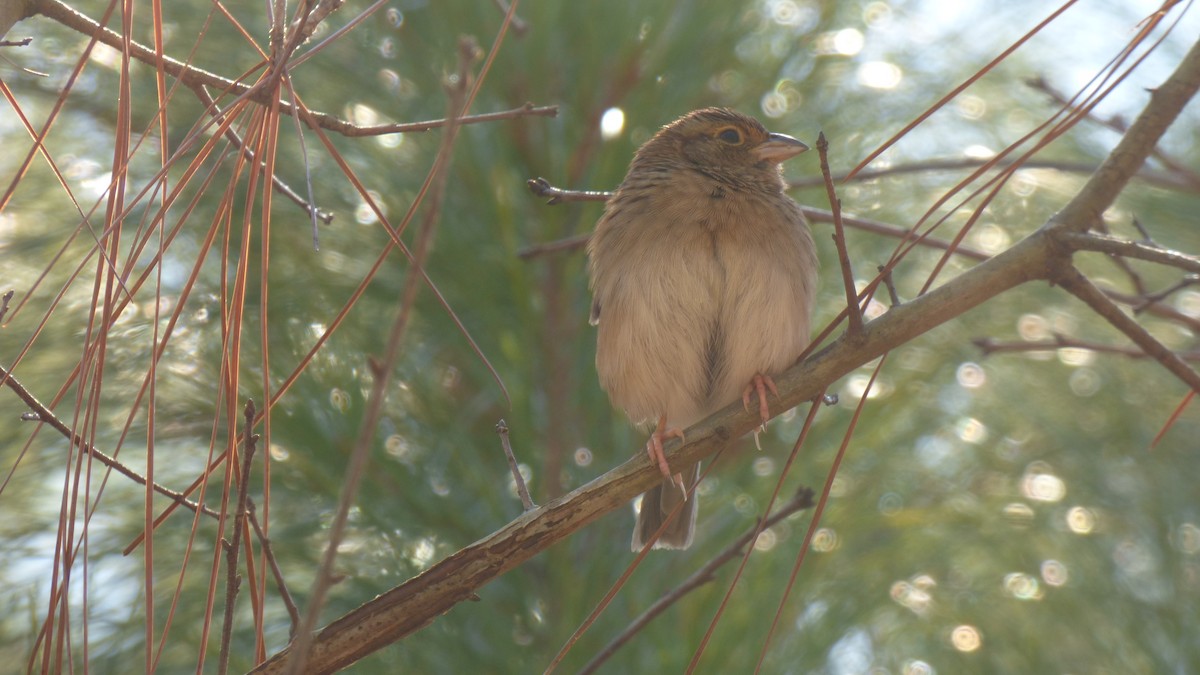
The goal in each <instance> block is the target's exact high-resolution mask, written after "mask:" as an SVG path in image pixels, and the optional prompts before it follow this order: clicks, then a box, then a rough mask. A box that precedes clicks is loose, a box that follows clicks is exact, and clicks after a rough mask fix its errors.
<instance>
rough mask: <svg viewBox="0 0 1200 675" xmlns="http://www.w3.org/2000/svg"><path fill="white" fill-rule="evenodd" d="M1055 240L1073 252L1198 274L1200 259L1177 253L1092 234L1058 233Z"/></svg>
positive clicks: (1199, 272) (1199, 271)
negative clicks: (1094, 254) (1105, 254)
mask: <svg viewBox="0 0 1200 675" xmlns="http://www.w3.org/2000/svg"><path fill="white" fill-rule="evenodd" d="M1055 238H1056V239H1057V240H1058V241H1060V242H1062V243H1063V244H1064V245H1066V246H1067V247H1068V248H1070V249H1072V250H1075V251H1096V252H1099V253H1107V254H1109V255H1119V256H1125V257H1127V258H1137V259H1139V260H1147V261H1150V262H1155V263H1159V264H1160V265H1168V266H1170V267H1178V268H1179V269H1181V270H1184V271H1186V272H1192V273H1194V274H1200V258H1198V257H1196V256H1193V255H1187V254H1186V253H1180V252H1179V251H1172V250H1170V249H1165V248H1160V247H1158V246H1154V245H1150V244H1144V243H1141V242H1136V241H1128V240H1125V239H1118V238H1116V237H1109V236H1106V235H1102V234H1094V233H1084V232H1058V233H1056V234H1055Z"/></svg>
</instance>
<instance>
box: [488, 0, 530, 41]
mask: <svg viewBox="0 0 1200 675" xmlns="http://www.w3.org/2000/svg"><path fill="white" fill-rule="evenodd" d="M492 2H494V3H495V5H496V8H497V9H499V10H500V13H501V14H508V9H509V8H508V2H507V0H492ZM511 28H512V32H513V33H516V35H517V37H523V36H524V35H525V33H526V32H527V31H528V30H529V22H528V21H526V20H525V19H522V18H521V17H519V16H517V15H516V14H513V17H512V26H511Z"/></svg>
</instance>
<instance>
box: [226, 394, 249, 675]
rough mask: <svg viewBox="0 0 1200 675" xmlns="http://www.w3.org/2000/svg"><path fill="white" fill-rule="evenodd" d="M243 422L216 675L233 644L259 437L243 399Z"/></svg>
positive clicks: (227, 549)
mask: <svg viewBox="0 0 1200 675" xmlns="http://www.w3.org/2000/svg"><path fill="white" fill-rule="evenodd" d="M242 416H243V418H244V421H243V424H244V425H245V426H244V427H243V429H242V448H244V450H243V453H244V455H245V456H244V457H242V458H241V461H242V466H241V469H242V473H241V475H240V476H238V498H237V510H236V511H234V517H233V534H232V535H230V537H229V541H228V542H226V549H225V617H224V621H223V622H222V624H221V652H220V657H219V660H218V662H217V672H218V673H219V674H220V675H225V673H227V672H229V645H230V643H231V642H232V640H233V610H234V607H235V605H236V604H237V595H238V589H239V588H240V587H241V585H242V575H241V574H239V573H238V554H239V553H240V552H241V545H242V533H243V532H244V531H245V528H246V504H247V501H248V500H249V499H250V462H251V460H252V459H253V457H254V447H255V445H257V443H256V442H255V441H257V440H258V434H256V433H254V400H253V399H246V408H245V410H244V412H243V413H242Z"/></svg>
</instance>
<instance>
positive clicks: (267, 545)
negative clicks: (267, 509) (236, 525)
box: [246, 499, 300, 637]
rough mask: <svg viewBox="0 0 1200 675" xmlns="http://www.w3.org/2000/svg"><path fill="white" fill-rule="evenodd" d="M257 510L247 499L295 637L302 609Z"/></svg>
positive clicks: (256, 533)
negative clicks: (291, 589) (289, 585)
mask: <svg viewBox="0 0 1200 675" xmlns="http://www.w3.org/2000/svg"><path fill="white" fill-rule="evenodd" d="M256 510H257V507H256V506H255V505H254V500H253V499H251V500H249V501H247V503H246V517H247V518H249V519H250V526H251V527H253V528H254V534H255V535H256V536H257V537H258V545H259V546H262V550H263V555H265V556H266V558H267V565H268V566H269V567H270V568H271V576H273V577H275V586H276V587H278V589H279V598H280V599H281V600H282V601H283V606H284V607H285V608H286V609H287V613H288V616H289V617H290V618H291V620H292V627H291V630H289V631H288V635H289V636H291V637H295V635H296V629H297V628H299V626H300V610H299V609H297V608H296V601H295V600H292V594H291V592H289V591H288V587H287V583H286V582H285V581H284V579H283V570H281V569H279V561H278V560H277V559H276V558H275V551H274V549H272V548H271V540H270V538H268V537H267V533H266V532H265V531H264V530H263V528H262V525H260V524H259V522H258V515H257V514H256Z"/></svg>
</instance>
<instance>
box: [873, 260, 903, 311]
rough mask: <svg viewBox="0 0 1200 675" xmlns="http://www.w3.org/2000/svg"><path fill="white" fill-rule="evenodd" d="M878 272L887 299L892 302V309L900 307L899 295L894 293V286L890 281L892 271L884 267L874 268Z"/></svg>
mask: <svg viewBox="0 0 1200 675" xmlns="http://www.w3.org/2000/svg"><path fill="white" fill-rule="evenodd" d="M875 269H876V270H878V271H879V276H880V277H882V278H883V285H884V287H886V288H887V291H888V299H889V300H891V301H892V307H898V306H899V305H900V294H899V293H897V292H896V284H895V282H893V281H892V271H891V270H890V269H888V267H887V266H886V265H879V266H878V267H876V268H875Z"/></svg>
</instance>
